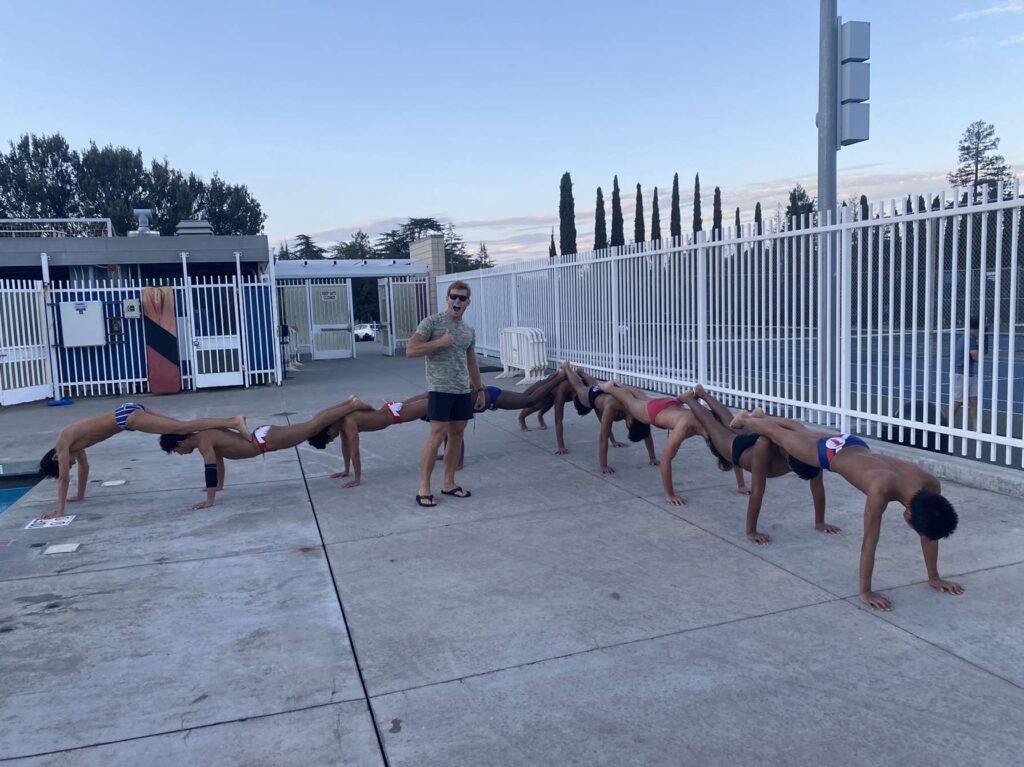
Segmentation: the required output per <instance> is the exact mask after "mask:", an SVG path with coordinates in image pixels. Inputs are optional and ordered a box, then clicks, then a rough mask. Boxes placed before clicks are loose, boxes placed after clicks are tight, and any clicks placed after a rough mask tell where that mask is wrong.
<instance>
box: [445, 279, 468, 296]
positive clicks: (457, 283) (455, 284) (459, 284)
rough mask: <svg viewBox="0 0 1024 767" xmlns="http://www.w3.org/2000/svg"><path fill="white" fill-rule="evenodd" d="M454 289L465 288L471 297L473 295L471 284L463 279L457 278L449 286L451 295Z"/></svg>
mask: <svg viewBox="0 0 1024 767" xmlns="http://www.w3.org/2000/svg"><path fill="white" fill-rule="evenodd" d="M453 290H464V291H466V295H467V296H469V297H470V298H472V297H473V291H472V290H471V289H470V287H469V285H468V284H467V283H465V282H463V281H462V280H455V282H453V283H452V284H451V285H449V286H448V295H451V294H452V291H453Z"/></svg>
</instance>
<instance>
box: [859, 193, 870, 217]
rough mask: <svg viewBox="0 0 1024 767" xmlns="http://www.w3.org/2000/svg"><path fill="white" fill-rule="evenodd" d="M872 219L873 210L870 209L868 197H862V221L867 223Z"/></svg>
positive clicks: (863, 195) (864, 195)
mask: <svg viewBox="0 0 1024 767" xmlns="http://www.w3.org/2000/svg"><path fill="white" fill-rule="evenodd" d="M869 218H871V208H870V207H868V197H867V195H866V194H862V195H861V196H860V220H861V221H867V220H868V219H869Z"/></svg>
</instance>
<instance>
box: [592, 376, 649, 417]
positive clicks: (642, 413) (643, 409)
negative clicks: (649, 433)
mask: <svg viewBox="0 0 1024 767" xmlns="http://www.w3.org/2000/svg"><path fill="white" fill-rule="evenodd" d="M601 391H603V392H604V393H605V394H608V395H611V396H612V397H614V398H615V399H616V400H618V402H619V404H620V405H622V407H624V408H625V410H626V412H627V413H629V414H630V415H631V416H633V417H634V418H635V419H637V420H638V421H640V423H646V424H650V423H651V417H650V416H649V415H648V414H647V403H648V402H649V400H648V399H647V398H646V397H643V396H637V394H636V392H634V391H633V390H631V389H629V388H627V387H625V386H619V385H618V384H617V383H616V382H615V381H605V382H604V383H603V384H601Z"/></svg>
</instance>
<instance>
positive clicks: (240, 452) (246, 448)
mask: <svg viewBox="0 0 1024 767" xmlns="http://www.w3.org/2000/svg"><path fill="white" fill-rule="evenodd" d="M368 409H369V410H372V409H373V408H372V406H370V405H367V404H366V403H365V402H361V401H360V400H359V399H358V398H356V397H354V396H352V397H349V398H348V399H347V400H345V402H343V403H341V404H340V405H335V406H334V407H329V408H327V409H326V410H321V411H320V412H319V413H317V414H316V415H315V416H313V417H312V418H311V419H310V420H308V421H305V422H303V423H297V424H294V425H292V426H259V427H257V428H256V429H254V430H253V432H252V436H251V437H250V438H249V439H245V438H244V437H242V436H241V435H239V434H233V433H231V432H226V431H219V430H212V431H210V430H207V431H201V432H197V433H195V434H187V435H181V434H162V435H161V436H160V447H161V448H162V449H163V450H164V452H165V453H167V454H168V455H169V454H171V453H177V454H178V455H188V454H189V453H191V452H193V451H194V450H198V451H199V453H200V455H202V456H203V463H204V464H205V472H204V476H205V479H206V500H205V501H204V502H202V503H197V504H195V505H194V506H192V508H193V509H208V508H210V507H211V506H213V504H214V501H215V497H216V494H217V492H218V491H220V490H223V489H224V459H225V458H229V459H231V460H239V459H242V458H255V457H256V456H259V455H263V454H264V453H273V452H275V451H277V450H287V449H288V448H290V447H295V446H296V445H298V444H300V443H302V442H305V441H306V440H307V439H309V438H310V437H312V436H313V435H314V434H316V433H317V432H318V431H321V430H322V429H324V428H325V427H327V426H329V425H330V424H332V423H334V422H335V421H338V420H340V419H341V418H344V417H345V416H346V415H347V414H348V413H351V412H354V411H356V410H368Z"/></svg>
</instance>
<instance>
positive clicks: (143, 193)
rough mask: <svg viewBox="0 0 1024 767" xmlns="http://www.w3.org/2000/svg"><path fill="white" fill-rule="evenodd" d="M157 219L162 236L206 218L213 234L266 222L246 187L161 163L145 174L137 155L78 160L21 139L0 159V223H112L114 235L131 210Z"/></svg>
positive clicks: (88, 153)
mask: <svg viewBox="0 0 1024 767" xmlns="http://www.w3.org/2000/svg"><path fill="white" fill-rule="evenodd" d="M140 207H148V208H152V209H153V210H154V212H155V213H156V226H157V228H158V230H159V231H160V233H161V234H165V235H170V234H174V232H175V230H176V228H177V225H178V222H179V221H181V220H182V219H186V218H204V219H206V220H207V221H209V222H210V225H211V227H212V228H213V231H214V233H215V234H258V233H259V232H261V231H262V230H263V223H264V222H265V221H266V215H265V214H264V213H263V210H262V208H261V207H260V204H259V202H257V201H256V200H255V198H253V196H252V195H251V194H250V193H249V191H248V189H246V187H245V186H241V185H231V184H227V183H225V182H224V181H223V180H221V179H220V178H219V177H218V176H217V175H214V177H213V178H212V179H211V180H210V181H209V183H207V182H204V181H203V180H202V179H200V178H197V177H196V176H195V174H192V173H189V174H188V175H185V174H184V173H183V172H182V171H179V170H176V169H174V168H172V167H171V166H170V164H169V163H168V162H167V160H163V161H153V162H152V163H151V164H150V166H149V167H148V168H147V167H146V166H145V165H144V163H143V160H142V154H141V152H139V151H138V150H131V149H128V148H126V147H115V146H111V145H108V146H105V147H102V148H101V147H98V146H97V145H96V144H95V142H92V143H90V144H89V146H88V147H87V148H86V149H84V150H82V151H81V152H76V151H74V150H72V149H70V148H69V147H68V144H67V141H65V140H64V138H63V137H62V136H60V135H59V134H54V135H53V136H45V135H44V136H35V135H24V136H22V137H21V138H20V139H19V140H18V142H17V144H15V143H13V142H12V143H11V144H10V151H9V152H7V153H5V154H2V155H0V216H3V217H7V218H69V217H79V216H86V217H101V218H110V219H111V223H112V225H113V227H114V230H115V232H116V233H117V234H125V233H127V232H128V231H129V230H131V229H134V228H135V216H134V214H133V213H132V210H133V209H134V208H140Z"/></svg>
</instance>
